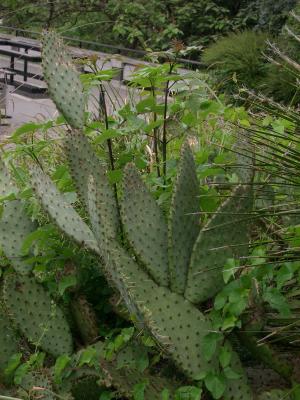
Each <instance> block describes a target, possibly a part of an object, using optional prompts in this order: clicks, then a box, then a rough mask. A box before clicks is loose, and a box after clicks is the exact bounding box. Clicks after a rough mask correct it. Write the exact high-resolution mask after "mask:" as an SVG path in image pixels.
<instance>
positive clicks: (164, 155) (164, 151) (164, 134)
mask: <svg viewBox="0 0 300 400" xmlns="http://www.w3.org/2000/svg"><path fill="white" fill-rule="evenodd" d="M174 66H175V64H174V63H172V64H170V70H169V74H171V73H172V71H173V68H174ZM169 85H170V81H169V80H168V81H167V83H166V88H165V99H164V122H163V131H162V161H163V177H164V183H166V175H167V143H168V142H167V115H168V96H169Z"/></svg>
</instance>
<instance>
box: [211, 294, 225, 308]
mask: <svg viewBox="0 0 300 400" xmlns="http://www.w3.org/2000/svg"><path fill="white" fill-rule="evenodd" d="M226 300H227V294H225V293H224V292H220V293H218V294H217V296H216V298H215V302H214V307H215V309H216V310H221V309H222V308H223V307H224V305H225V304H226Z"/></svg>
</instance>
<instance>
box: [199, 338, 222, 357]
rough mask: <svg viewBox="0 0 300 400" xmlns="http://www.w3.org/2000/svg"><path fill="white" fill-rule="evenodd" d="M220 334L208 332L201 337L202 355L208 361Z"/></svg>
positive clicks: (215, 348)
mask: <svg viewBox="0 0 300 400" xmlns="http://www.w3.org/2000/svg"><path fill="white" fill-rule="evenodd" d="M220 339H221V335H220V333H218V332H210V333H208V334H207V335H205V336H204V338H203V355H204V357H205V358H206V360H207V361H210V360H211V359H212V357H213V355H214V354H215V352H216V350H217V344H218V341H219V340H220Z"/></svg>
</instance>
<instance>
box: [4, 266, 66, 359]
mask: <svg viewBox="0 0 300 400" xmlns="http://www.w3.org/2000/svg"><path fill="white" fill-rule="evenodd" d="M3 299H4V305H5V308H6V309H7V311H8V314H9V316H10V318H11V320H12V323H13V324H14V325H15V326H16V328H17V329H18V330H19V331H20V332H21V333H22V334H23V335H24V336H25V337H26V339H27V340H28V341H29V342H31V343H32V344H34V345H35V346H37V347H40V348H41V349H42V350H44V351H46V352H48V353H49V354H51V355H53V356H54V357H58V356H60V355H61V354H70V353H71V352H72V348H73V344H72V336H71V333H70V329H69V325H68V323H67V320H66V318H65V316H64V314H63V312H62V311H61V309H60V308H59V307H58V306H57V305H56V304H55V303H54V302H53V300H52V299H51V297H50V296H49V294H48V292H47V291H46V290H45V289H44V288H43V286H42V285H40V284H38V283H36V281H35V280H34V278H31V277H29V276H20V275H16V274H7V275H6V276H5V279H4V284H3Z"/></svg>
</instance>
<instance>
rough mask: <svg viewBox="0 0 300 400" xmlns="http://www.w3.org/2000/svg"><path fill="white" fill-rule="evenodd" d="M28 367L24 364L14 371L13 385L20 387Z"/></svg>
mask: <svg viewBox="0 0 300 400" xmlns="http://www.w3.org/2000/svg"><path fill="white" fill-rule="evenodd" d="M29 368H30V366H29V365H28V364H27V363H25V364H21V365H20V366H19V367H18V368H17V369H16V371H15V374H14V383H15V385H20V384H21V382H22V380H23V378H24V376H25V375H26V374H27V372H28V371H29Z"/></svg>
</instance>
